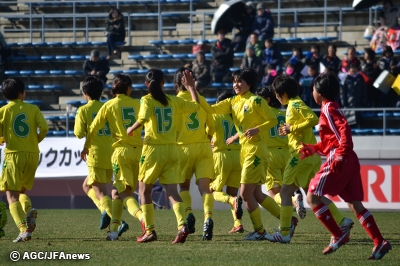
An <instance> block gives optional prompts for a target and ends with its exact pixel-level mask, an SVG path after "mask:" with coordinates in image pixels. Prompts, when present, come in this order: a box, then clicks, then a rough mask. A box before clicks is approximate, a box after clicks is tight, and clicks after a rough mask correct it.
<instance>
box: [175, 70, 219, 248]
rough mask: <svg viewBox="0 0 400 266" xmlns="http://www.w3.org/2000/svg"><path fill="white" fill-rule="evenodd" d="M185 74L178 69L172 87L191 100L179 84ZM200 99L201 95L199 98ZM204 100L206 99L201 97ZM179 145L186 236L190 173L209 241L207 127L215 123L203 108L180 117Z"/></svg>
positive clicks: (192, 227)
mask: <svg viewBox="0 0 400 266" xmlns="http://www.w3.org/2000/svg"><path fill="white" fill-rule="evenodd" d="M184 71H190V72H191V70H189V69H187V68H183V67H182V68H180V69H178V70H177V71H176V72H175V75H174V85H175V89H176V91H177V92H178V95H177V97H179V98H181V99H184V100H190V99H191V96H190V93H189V92H188V91H187V89H186V87H185V86H184V85H183V84H182V77H183V72H184ZM199 97H200V98H203V97H202V96H199ZM203 100H204V101H205V99H204V98H203ZM178 123H179V128H178V134H177V136H178V138H177V140H178V145H179V149H180V160H181V162H180V164H181V170H182V172H183V175H184V177H185V180H184V182H183V183H182V184H180V185H179V187H180V193H179V195H180V196H181V198H182V200H183V203H184V205H185V210H186V215H187V219H186V221H187V224H188V226H189V233H190V234H192V233H194V232H195V221H196V220H195V217H194V215H193V213H192V207H191V206H192V198H191V195H190V192H189V191H190V182H191V180H192V177H193V174H195V175H196V184H197V186H198V189H199V192H200V195H201V197H202V201H203V208H204V226H203V236H202V239H203V240H211V239H212V235H213V227H214V223H213V220H212V212H213V210H214V198H213V195H212V193H211V190H210V183H211V180H213V179H214V170H213V168H212V167H210V166H211V165H213V163H214V162H213V155H212V151H211V148H210V139H209V137H208V135H207V133H206V126H207V125H208V126H210V125H211V126H213V124H214V121H213V120H212V116H211V115H207V113H206V112H205V111H204V110H203V109H201V108H200V109H199V110H198V111H196V112H193V113H190V114H182V115H181V117H180V120H179V122H178Z"/></svg>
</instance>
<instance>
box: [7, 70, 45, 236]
mask: <svg viewBox="0 0 400 266" xmlns="http://www.w3.org/2000/svg"><path fill="white" fill-rule="evenodd" d="M2 92H3V96H4V97H5V98H6V99H7V100H9V101H10V102H9V103H8V104H7V105H5V106H3V107H2V108H0V136H3V138H4V141H5V143H6V148H5V150H4V153H5V155H4V162H3V167H2V169H3V171H2V173H1V179H0V191H5V192H6V196H7V201H8V205H9V208H10V213H11V216H12V217H13V219H14V222H15V224H16V225H17V227H18V229H19V231H20V234H19V235H18V237H17V238H16V239H15V240H14V241H13V242H25V241H28V240H30V239H31V237H32V232H33V231H34V230H35V228H36V218H37V210H36V209H34V208H33V207H32V203H31V200H30V199H29V197H28V195H26V193H25V192H26V190H31V189H32V186H33V180H34V178H35V173H36V169H37V166H38V162H39V143H40V142H41V141H42V140H43V139H44V137H45V136H46V134H47V131H48V130H49V127H48V126H47V122H46V120H45V119H44V117H43V115H42V113H41V112H40V110H39V108H38V107H37V106H35V105H31V104H27V103H24V99H25V93H26V92H25V84H24V83H23V82H22V81H21V80H19V79H15V78H11V79H6V80H5V81H3V84H2ZM3 143H4V142H2V144H3Z"/></svg>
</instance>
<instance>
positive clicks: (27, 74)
mask: <svg viewBox="0 0 400 266" xmlns="http://www.w3.org/2000/svg"><path fill="white" fill-rule="evenodd" d="M34 73H35V72H34V71H33V70H21V71H19V74H20V75H24V76H30V75H32V74H34Z"/></svg>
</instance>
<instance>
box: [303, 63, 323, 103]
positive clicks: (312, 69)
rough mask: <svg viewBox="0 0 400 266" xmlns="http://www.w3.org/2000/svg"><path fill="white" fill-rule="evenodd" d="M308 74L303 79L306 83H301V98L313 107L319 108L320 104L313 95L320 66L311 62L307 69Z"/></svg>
mask: <svg viewBox="0 0 400 266" xmlns="http://www.w3.org/2000/svg"><path fill="white" fill-rule="evenodd" d="M307 73H308V76H307V77H306V78H305V79H303V81H305V82H304V83H302V84H300V85H301V87H302V88H303V89H302V94H300V97H301V99H302V100H303V102H304V103H305V104H307V105H308V106H309V107H311V108H317V107H318V105H317V104H316V103H315V101H314V97H313V95H312V92H313V86H314V80H315V79H316V78H317V77H318V75H319V67H318V66H317V65H315V64H311V65H309V66H308V69H307Z"/></svg>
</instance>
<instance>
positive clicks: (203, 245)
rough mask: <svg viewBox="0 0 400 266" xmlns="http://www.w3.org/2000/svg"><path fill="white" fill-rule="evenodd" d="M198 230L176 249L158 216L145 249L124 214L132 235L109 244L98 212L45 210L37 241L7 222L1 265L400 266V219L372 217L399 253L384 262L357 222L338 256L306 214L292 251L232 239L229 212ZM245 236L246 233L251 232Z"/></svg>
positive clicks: (166, 217) (164, 215)
mask: <svg viewBox="0 0 400 266" xmlns="http://www.w3.org/2000/svg"><path fill="white" fill-rule="evenodd" d="M194 214H195V216H196V217H197V224H196V230H197V232H196V233H195V234H193V235H189V237H188V239H187V241H186V243H185V244H179V245H172V244H171V241H172V240H173V239H174V237H175V235H176V232H177V230H176V220H175V216H174V214H173V212H172V211H169V210H157V211H156V214H155V217H156V231H157V235H158V241H157V242H153V243H145V244H139V243H137V242H136V236H139V235H140V232H141V231H140V225H139V222H138V221H137V220H136V219H134V218H132V217H131V216H129V214H128V213H127V212H126V210H125V211H124V215H123V219H124V220H125V221H126V222H127V223H129V225H130V230H128V231H127V232H126V233H125V234H124V235H122V237H121V238H120V240H118V241H115V242H108V241H106V240H105V236H106V231H100V230H99V229H98V225H99V212H98V211H97V210H94V209H90V210H39V215H38V220H37V228H36V231H35V233H34V235H33V237H32V240H31V241H29V242H25V243H12V239H14V238H15V237H16V236H17V235H18V231H17V229H16V227H15V225H14V222H13V221H12V218H11V216H10V215H9V216H8V218H9V219H8V223H7V225H6V226H5V228H4V230H5V232H6V236H5V237H3V238H1V239H0V265H12V264H15V262H12V261H11V260H10V259H9V255H10V252H11V251H13V250H17V251H19V252H20V253H21V254H22V253H23V252H25V251H28V252H32V251H34V252H40V251H43V252H45V251H59V252H65V253H89V254H90V260H80V261H71V260H69V261H62V260H46V261H45V260H35V261H32V260H24V261H19V262H18V264H21V263H23V264H26V265H60V264H62V265H69V264H74V265H76V264H80V265H265V264H267V265H296V266H297V265H308V266H309V265H372V264H374V265H377V264H378V263H379V264H380V265H400V253H399V252H398V249H397V248H398V247H399V244H400V230H399V225H400V223H399V221H400V212H373V214H374V216H375V219H376V221H377V223H378V225H379V226H380V229H381V231H382V234H383V235H384V237H385V238H387V239H388V240H389V241H390V242H391V244H392V246H393V250H392V251H391V252H390V253H389V254H387V255H386V256H385V257H384V258H383V259H382V260H381V261H380V262H378V261H366V258H367V257H369V256H370V254H371V250H372V247H373V243H372V241H371V240H370V239H369V237H368V235H367V234H366V233H365V232H364V230H363V229H362V227H361V225H360V224H359V223H358V221H356V220H355V218H354V216H353V215H352V214H351V213H349V212H346V213H345V215H346V216H348V217H350V218H351V219H353V220H354V221H355V226H354V228H353V230H352V231H351V241H350V242H349V243H348V244H347V245H345V246H343V247H341V248H340V249H339V250H338V251H337V252H335V253H333V254H330V255H327V256H324V255H322V250H323V249H324V248H325V247H326V246H327V245H328V243H329V238H330V235H329V233H328V232H327V231H326V230H325V228H324V227H323V226H322V225H321V224H320V222H319V221H318V220H317V219H316V218H315V216H314V214H313V213H311V212H310V211H308V213H307V217H306V218H305V219H304V220H301V221H300V223H299V225H298V226H297V229H296V233H295V235H294V237H293V238H292V241H291V243H290V244H286V245H283V244H277V243H270V242H268V241H257V242H253V241H242V240H241V239H242V237H243V236H244V234H234V235H232V234H228V233H227V232H228V231H229V230H230V229H231V227H232V216H231V212H230V211H215V212H214V218H213V220H214V237H213V240H212V241H202V240H201V231H202V225H203V221H202V212H201V211H195V212H194ZM262 215H263V221H264V225H265V227H266V229H267V231H268V232H272V230H273V228H277V227H278V220H276V219H275V218H272V217H271V215H269V213H268V212H267V211H262ZM243 224H244V227H245V229H246V231H252V230H251V229H252V227H251V222H250V219H249V216H248V214H247V212H245V214H244V216H243ZM246 233H247V232H246Z"/></svg>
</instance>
